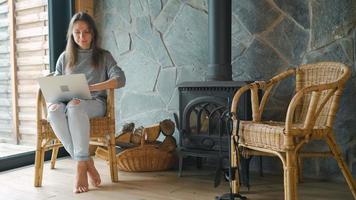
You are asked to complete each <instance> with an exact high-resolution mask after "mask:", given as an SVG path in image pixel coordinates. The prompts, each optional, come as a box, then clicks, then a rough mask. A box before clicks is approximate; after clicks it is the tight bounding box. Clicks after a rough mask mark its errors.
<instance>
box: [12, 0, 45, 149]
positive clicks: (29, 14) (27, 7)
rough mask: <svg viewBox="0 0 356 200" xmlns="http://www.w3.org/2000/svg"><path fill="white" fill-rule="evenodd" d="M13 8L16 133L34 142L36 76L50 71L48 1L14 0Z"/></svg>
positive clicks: (23, 138)
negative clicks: (16, 110) (14, 21)
mask: <svg viewBox="0 0 356 200" xmlns="http://www.w3.org/2000/svg"><path fill="white" fill-rule="evenodd" d="M15 8H16V9H15V10H16V27H17V29H16V56H17V58H16V60H17V70H18V71H17V78H18V81H17V86H18V88H17V90H18V111H19V113H18V119H19V122H18V126H19V135H20V136H21V143H33V144H34V143H35V141H36V140H35V136H36V122H35V119H36V114H35V113H36V110H35V105H36V93H37V89H38V84H37V78H38V77H41V76H43V74H46V73H48V70H49V48H48V47H49V45H48V12H47V11H48V6H47V0H17V1H16V6H15Z"/></svg>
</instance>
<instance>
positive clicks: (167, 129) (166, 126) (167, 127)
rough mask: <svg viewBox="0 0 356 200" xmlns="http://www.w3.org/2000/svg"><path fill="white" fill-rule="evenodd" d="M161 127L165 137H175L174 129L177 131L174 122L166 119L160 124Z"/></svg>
mask: <svg viewBox="0 0 356 200" xmlns="http://www.w3.org/2000/svg"><path fill="white" fill-rule="evenodd" d="M159 125H160V127H161V131H162V133H163V135H165V136H169V135H173V133H174V129H175V124H174V122H173V121H172V120H170V119H165V120H163V121H161V122H160V123H159Z"/></svg>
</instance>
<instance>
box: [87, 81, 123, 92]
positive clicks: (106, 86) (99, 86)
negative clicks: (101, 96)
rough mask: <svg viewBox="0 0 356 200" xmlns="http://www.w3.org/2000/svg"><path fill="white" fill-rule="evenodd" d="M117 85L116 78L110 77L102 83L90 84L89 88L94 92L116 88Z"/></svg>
mask: <svg viewBox="0 0 356 200" xmlns="http://www.w3.org/2000/svg"><path fill="white" fill-rule="evenodd" d="M116 86H117V81H116V79H110V80H107V81H104V82H101V83H95V84H92V85H89V90H90V91H91V92H94V91H100V90H106V89H112V88H116Z"/></svg>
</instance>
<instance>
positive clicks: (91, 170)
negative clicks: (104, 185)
mask: <svg viewBox="0 0 356 200" xmlns="http://www.w3.org/2000/svg"><path fill="white" fill-rule="evenodd" d="M86 162H87V166H88V174H89V178H90V183H91V184H92V185H93V186H94V187H98V186H99V185H100V183H101V179H100V175H99V172H98V170H96V168H95V165H94V160H93V159H92V158H90V159H89V160H87V161H86Z"/></svg>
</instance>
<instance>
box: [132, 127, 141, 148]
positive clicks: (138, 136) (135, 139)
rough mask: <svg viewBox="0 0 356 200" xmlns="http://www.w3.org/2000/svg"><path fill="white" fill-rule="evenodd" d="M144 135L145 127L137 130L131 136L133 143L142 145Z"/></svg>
mask: <svg viewBox="0 0 356 200" xmlns="http://www.w3.org/2000/svg"><path fill="white" fill-rule="evenodd" d="M142 133H143V126H140V127H138V128H136V129H135V131H134V132H133V134H132V136H131V143H133V144H136V145H140V144H141V137H142Z"/></svg>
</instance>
